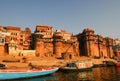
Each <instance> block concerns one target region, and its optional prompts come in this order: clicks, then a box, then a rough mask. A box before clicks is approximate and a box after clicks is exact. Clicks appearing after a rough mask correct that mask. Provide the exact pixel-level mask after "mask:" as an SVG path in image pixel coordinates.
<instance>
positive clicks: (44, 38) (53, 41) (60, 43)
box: [33, 25, 79, 57]
mask: <svg viewBox="0 0 120 81" xmlns="http://www.w3.org/2000/svg"><path fill="white" fill-rule="evenodd" d="M33 39H34V42H35V43H34V49H35V50H36V55H37V56H56V57H62V56H64V55H65V54H67V55H68V56H69V55H70V56H71V57H74V56H79V51H78V50H79V48H78V45H79V44H78V43H79V42H78V41H77V38H76V37H74V36H72V35H71V33H69V32H66V31H65V30H56V31H55V32H53V27H52V26H40V25H39V26H38V25H37V26H36V30H35V33H34V38H33Z"/></svg>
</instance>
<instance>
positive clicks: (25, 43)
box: [20, 27, 31, 50]
mask: <svg viewBox="0 0 120 81" xmlns="http://www.w3.org/2000/svg"><path fill="white" fill-rule="evenodd" d="M30 44H31V30H30V28H28V27H27V28H25V30H23V31H21V32H20V46H21V48H20V49H23V50H25V49H26V50H28V49H31V46H30Z"/></svg>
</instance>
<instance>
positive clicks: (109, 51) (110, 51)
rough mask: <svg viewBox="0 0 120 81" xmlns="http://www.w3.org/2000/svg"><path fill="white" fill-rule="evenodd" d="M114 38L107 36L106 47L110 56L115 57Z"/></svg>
mask: <svg viewBox="0 0 120 81" xmlns="http://www.w3.org/2000/svg"><path fill="white" fill-rule="evenodd" d="M112 46H113V39H112V38H110V37H106V47H107V55H108V57H113V56H114V54H113V48H112Z"/></svg>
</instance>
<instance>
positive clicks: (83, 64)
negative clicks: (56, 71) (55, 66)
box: [60, 60, 93, 71]
mask: <svg viewBox="0 0 120 81" xmlns="http://www.w3.org/2000/svg"><path fill="white" fill-rule="evenodd" d="M92 67H93V63H92V61H91V60H83V61H78V62H70V63H68V64H67V66H65V67H61V68H60V69H61V70H63V71H65V70H81V71H83V70H88V69H90V68H92Z"/></svg>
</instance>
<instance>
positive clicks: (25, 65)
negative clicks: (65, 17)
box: [0, 56, 116, 69]
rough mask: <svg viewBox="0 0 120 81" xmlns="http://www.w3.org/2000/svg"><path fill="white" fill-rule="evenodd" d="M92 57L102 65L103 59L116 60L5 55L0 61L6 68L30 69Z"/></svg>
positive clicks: (97, 63)
mask: <svg viewBox="0 0 120 81" xmlns="http://www.w3.org/2000/svg"><path fill="white" fill-rule="evenodd" d="M86 59H91V60H92V61H93V64H95V65H101V64H103V61H112V62H114V63H115V62H116V60H113V59H104V58H101V59H93V58H90V57H79V58H75V59H71V60H69V59H57V58H55V57H18V56H4V57H0V63H2V64H5V65H7V66H6V69H30V68H31V66H30V64H31V65H32V66H34V67H47V66H57V67H63V66H65V65H66V64H67V63H68V62H70V61H80V60H86Z"/></svg>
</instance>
